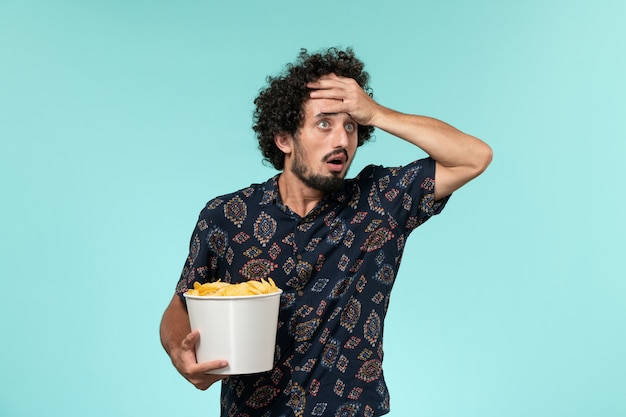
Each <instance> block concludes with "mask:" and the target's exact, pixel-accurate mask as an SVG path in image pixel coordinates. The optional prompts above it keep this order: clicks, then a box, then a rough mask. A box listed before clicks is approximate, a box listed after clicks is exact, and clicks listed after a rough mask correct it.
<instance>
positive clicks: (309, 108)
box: [304, 99, 352, 120]
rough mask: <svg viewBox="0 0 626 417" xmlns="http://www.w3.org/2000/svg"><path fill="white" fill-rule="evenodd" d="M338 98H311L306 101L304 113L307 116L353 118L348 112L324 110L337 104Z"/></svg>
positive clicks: (316, 117)
mask: <svg viewBox="0 0 626 417" xmlns="http://www.w3.org/2000/svg"><path fill="white" fill-rule="evenodd" d="M337 101H338V100H332V99H310V100H307V101H306V102H305V103H304V113H305V117H307V118H315V119H323V118H326V117H339V116H345V117H348V118H349V119H351V120H352V117H351V116H350V115H349V114H348V113H328V112H324V111H322V109H323V108H325V107H328V106H330V105H335V104H337Z"/></svg>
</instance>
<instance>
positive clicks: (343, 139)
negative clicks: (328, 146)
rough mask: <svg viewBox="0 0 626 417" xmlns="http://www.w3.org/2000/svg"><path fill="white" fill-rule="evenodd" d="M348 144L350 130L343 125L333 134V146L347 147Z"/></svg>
mask: <svg viewBox="0 0 626 417" xmlns="http://www.w3.org/2000/svg"><path fill="white" fill-rule="evenodd" d="M347 146H348V132H346V129H344V127H343V126H341V127H340V128H338V129H337V130H336V131H335V134H334V135H333V147H335V148H346V147H347Z"/></svg>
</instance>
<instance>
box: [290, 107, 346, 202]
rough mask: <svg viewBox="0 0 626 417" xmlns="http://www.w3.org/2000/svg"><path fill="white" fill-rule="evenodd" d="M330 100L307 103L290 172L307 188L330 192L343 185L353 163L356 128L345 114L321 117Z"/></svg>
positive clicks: (296, 138)
mask: <svg viewBox="0 0 626 417" xmlns="http://www.w3.org/2000/svg"><path fill="white" fill-rule="evenodd" d="M331 101H332V100H325V99H324V100H322V99H318V100H313V99H311V100H308V101H306V102H305V104H304V121H303V123H302V126H300V128H299V129H298V131H297V132H296V134H295V135H294V140H293V154H292V155H293V156H292V158H291V164H290V169H291V172H293V173H294V174H295V175H296V177H298V178H299V179H300V180H301V181H302V182H303V183H304V184H305V185H307V186H308V187H310V188H313V189H316V190H319V191H322V192H332V191H335V190H337V189H338V188H339V187H340V186H341V185H342V183H343V179H344V178H345V176H346V174H347V172H348V168H349V167H350V164H351V163H352V160H353V159H354V154H355V152H356V148H357V142H358V129H357V128H358V125H357V123H356V122H355V121H354V120H352V118H351V117H350V115H348V114H347V113H332V114H331V113H322V111H321V109H322V108H323V107H324V104H328V103H329V102H331Z"/></svg>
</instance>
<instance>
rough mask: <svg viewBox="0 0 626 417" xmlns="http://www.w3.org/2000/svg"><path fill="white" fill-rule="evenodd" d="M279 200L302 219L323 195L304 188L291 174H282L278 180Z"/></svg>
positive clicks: (317, 191)
mask: <svg viewBox="0 0 626 417" xmlns="http://www.w3.org/2000/svg"><path fill="white" fill-rule="evenodd" d="M278 191H279V193H280V198H281V200H282V201H283V204H285V205H286V206H287V207H289V209H290V210H291V211H293V212H294V213H296V214H297V215H299V216H300V217H304V216H306V215H307V213H309V212H310V211H311V210H313V209H314V208H315V207H316V206H317V205H318V204H319V202H320V201H321V200H322V197H323V193H322V192H321V191H320V190H315V189H313V188H310V187H308V186H306V185H305V184H304V183H303V182H302V181H301V180H300V179H299V178H297V177H296V176H294V175H293V174H291V173H288V172H283V173H281V174H280V177H279V178H278Z"/></svg>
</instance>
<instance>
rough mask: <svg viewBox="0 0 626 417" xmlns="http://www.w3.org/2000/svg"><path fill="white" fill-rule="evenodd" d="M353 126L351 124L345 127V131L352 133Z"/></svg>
mask: <svg viewBox="0 0 626 417" xmlns="http://www.w3.org/2000/svg"><path fill="white" fill-rule="evenodd" d="M354 129H355V126H354V125H353V124H352V123H349V124H347V125H346V131H348V132H354Z"/></svg>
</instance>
